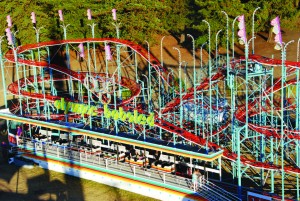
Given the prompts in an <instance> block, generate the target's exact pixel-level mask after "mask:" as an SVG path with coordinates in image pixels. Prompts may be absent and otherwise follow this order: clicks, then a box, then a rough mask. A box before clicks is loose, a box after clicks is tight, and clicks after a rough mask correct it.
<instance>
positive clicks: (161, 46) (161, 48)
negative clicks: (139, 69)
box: [160, 36, 165, 66]
mask: <svg viewBox="0 0 300 201" xmlns="http://www.w3.org/2000/svg"><path fill="white" fill-rule="evenodd" d="M164 38H165V36H163V37H162V38H161V40H160V65H161V66H164V59H163V40H164Z"/></svg>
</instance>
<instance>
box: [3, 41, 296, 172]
mask: <svg viewBox="0 0 300 201" xmlns="http://www.w3.org/2000/svg"><path fill="white" fill-rule="evenodd" d="M87 42H106V43H116V44H121V45H124V46H127V47H130V48H131V49H133V50H134V51H135V52H136V53H138V54H139V55H141V56H142V57H143V58H144V59H145V60H147V61H148V62H149V63H151V65H152V66H153V68H154V69H155V70H156V71H157V73H158V74H159V75H160V77H161V78H162V79H163V80H164V81H165V82H166V83H167V84H169V83H168V82H167V75H168V70H167V68H165V67H163V66H161V65H160V63H159V61H158V60H157V59H156V58H155V57H154V56H153V55H151V54H150V56H149V55H148V51H147V50H145V49H144V48H143V47H141V46H139V45H137V44H135V43H133V42H130V41H127V40H120V39H114V38H100V39H99V38H93V39H76V40H62V41H50V42H43V43H37V44H30V45H25V46H21V47H18V48H16V54H20V53H24V52H26V51H29V50H31V49H36V48H42V47H47V46H56V45H63V44H69V43H87ZM13 53H14V52H13V50H9V51H8V52H7V53H6V55H5V57H6V59H7V60H8V61H11V62H18V63H20V64H25V65H28V66H35V67H41V68H51V69H53V70H55V71H57V72H61V73H62V74H64V75H65V76H66V77H62V78H59V79H60V80H65V79H67V77H68V76H70V77H72V78H73V79H76V80H78V81H80V82H83V80H84V78H85V74H84V73H77V72H74V71H72V70H69V69H66V68H64V67H61V66H58V65H54V64H49V63H47V62H46V61H32V60H26V59H22V58H19V57H18V58H15V57H14V54H13ZM148 58H150V59H148ZM244 59H245V58H243V57H241V59H240V60H244ZM249 59H251V60H253V61H255V62H258V63H261V64H263V65H269V66H274V65H281V64H282V61H281V60H276V59H269V58H265V57H261V56H257V55H252V56H250V57H249ZM240 60H239V61H240ZM284 64H285V66H286V67H287V68H288V72H293V71H294V70H295V69H296V68H298V67H299V66H300V63H299V62H289V61H286V62H285V63H284ZM231 66H234V65H231ZM95 75H96V74H95ZM97 75H99V76H103V77H104V74H101V73H100V74H97ZM224 78H225V75H224V72H221V71H220V72H218V73H216V74H214V75H213V76H212V77H211V78H207V79H205V80H204V81H203V82H202V83H200V85H199V86H197V88H196V91H197V92H198V91H201V90H203V89H206V88H207V87H208V86H209V81H210V80H209V79H211V81H217V80H222V79H224ZM27 79H28V80H30V81H31V82H33V77H29V78H27ZM48 79H49V77H45V78H44V80H48ZM115 79H117V77H116V78H115ZM121 79H122V80H121V82H120V83H121V85H122V86H124V87H126V88H128V89H130V90H131V91H132V96H131V97H130V98H128V99H126V100H124V101H123V102H122V103H121V104H122V105H124V104H127V103H129V102H131V101H132V100H133V99H134V97H135V96H137V95H139V93H140V91H141V88H140V86H139V85H138V84H137V83H136V82H135V81H133V80H130V79H128V78H124V77H122V78H121ZM38 82H42V79H41V78H40V77H38ZM295 82H296V81H295V80H293V81H289V82H288V83H287V85H288V84H294V83H295ZM19 84H20V86H21V87H23V86H24V85H25V80H24V79H20V80H19ZM280 89H281V85H280V79H278V80H277V81H276V82H275V84H274V85H273V86H271V87H270V88H268V89H267V90H266V92H265V95H267V94H268V93H271V92H274V91H277V90H280ZM8 90H9V91H10V92H11V93H12V94H15V95H19V89H18V83H17V82H14V83H12V84H10V85H9V87H8ZM193 90H194V89H193V88H191V89H189V91H188V93H187V94H185V95H184V96H183V98H182V99H183V100H189V99H193V97H194V93H193ZM20 95H22V96H26V97H28V98H32V99H47V100H48V101H55V100H57V99H60V97H58V96H52V95H49V94H47V95H45V96H44V95H43V94H38V93H31V92H27V91H24V90H21V89H20ZM179 104H180V99H178V98H175V99H174V100H172V101H171V102H169V103H168V104H167V105H166V106H165V108H164V109H163V110H162V113H167V112H169V111H172V110H173V109H174V108H175V107H176V106H178V105H179ZM256 104H257V101H253V102H251V103H249V111H250V114H249V116H254V115H256V114H257V112H255V110H252V108H253V107H254V106H255V105H256ZM235 116H236V118H237V119H238V120H239V121H240V122H243V123H245V116H246V115H245V105H241V106H239V107H238V110H237V111H236V113H235ZM57 118H59V116H58V117H57ZM155 126H156V127H159V128H162V129H163V130H166V131H168V132H171V133H174V134H176V135H178V136H180V137H183V138H184V139H186V140H188V141H191V142H193V143H195V144H197V145H200V146H205V145H208V147H209V148H210V149H213V150H222V149H223V157H225V158H226V159H229V160H231V161H236V160H237V159H238V156H237V154H235V153H233V152H230V151H229V150H227V149H224V148H221V147H220V146H219V145H217V144H215V143H213V142H208V141H206V140H205V139H203V138H201V137H199V136H196V135H194V134H193V133H191V132H189V131H187V130H185V129H182V128H179V127H177V126H175V125H174V124H173V123H170V122H168V121H165V120H163V119H159V118H157V119H156V122H155ZM228 126H229V123H227V124H225V125H224V126H222V127H221V128H219V130H218V131H215V132H214V134H216V133H220V132H222V131H224V130H225V129H226V128H227V127H228ZM249 128H250V129H253V130H254V131H256V132H259V133H261V134H263V135H265V136H267V137H275V138H280V136H281V135H279V134H278V130H277V129H274V128H271V127H268V126H258V125H254V124H249ZM286 133H287V134H288V136H289V137H290V138H293V139H300V137H299V132H294V131H290V130H286ZM291 133H293V134H291ZM295 133H296V134H297V135H294V134H295ZM240 162H241V163H242V164H243V165H246V166H251V167H255V168H259V169H268V170H281V166H278V165H274V164H269V163H266V162H258V161H256V160H252V159H247V158H246V157H244V156H241V157H240ZM284 170H285V171H286V172H290V173H295V174H300V168H297V167H288V166H285V167H284Z"/></svg>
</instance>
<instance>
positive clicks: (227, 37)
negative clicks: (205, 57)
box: [221, 11, 230, 80]
mask: <svg viewBox="0 0 300 201" xmlns="http://www.w3.org/2000/svg"><path fill="white" fill-rule="evenodd" d="M221 13H223V14H224V15H225V16H226V68H227V76H226V77H227V80H228V79H229V66H230V62H229V34H228V32H229V17H228V14H227V13H226V12H225V11H221Z"/></svg>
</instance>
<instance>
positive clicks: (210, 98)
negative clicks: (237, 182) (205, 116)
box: [202, 20, 213, 141]
mask: <svg viewBox="0 0 300 201" xmlns="http://www.w3.org/2000/svg"><path fill="white" fill-rule="evenodd" d="M202 22H205V23H206V24H207V26H208V76H209V116H210V118H209V124H210V125H209V128H210V129H209V131H210V135H209V136H210V140H211V141H212V130H213V125H212V124H213V122H212V97H211V96H212V88H211V84H212V83H211V70H212V69H211V67H212V66H211V57H210V55H211V49H210V48H211V45H210V24H209V22H207V21H206V20H202Z"/></svg>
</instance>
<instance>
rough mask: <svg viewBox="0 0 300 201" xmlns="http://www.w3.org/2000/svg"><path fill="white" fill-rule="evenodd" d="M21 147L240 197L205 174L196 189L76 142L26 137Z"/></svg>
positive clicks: (209, 195)
mask: <svg viewBox="0 0 300 201" xmlns="http://www.w3.org/2000/svg"><path fill="white" fill-rule="evenodd" d="M19 147H20V148H21V149H26V150H30V151H32V152H33V153H36V154H37V153H39V154H43V155H50V156H51V155H52V156H55V157H58V158H62V159H68V160H72V161H73V162H79V163H82V164H87V165H91V166H95V167H101V168H105V169H107V170H112V171H116V172H122V173H126V174H128V175H130V176H133V177H139V178H142V179H146V180H150V181H155V182H159V183H161V184H164V185H170V186H174V187H177V188H182V189H186V190H190V191H191V192H195V193H197V194H199V195H200V196H201V197H204V198H206V199H208V200H230V201H231V200H233V201H234V200H239V199H238V198H237V197H235V196H234V195H233V194H231V193H229V192H227V191H225V190H224V189H222V188H220V187H218V186H216V185H215V184H213V183H212V182H209V181H208V180H206V179H205V178H204V177H203V176H201V180H200V181H198V183H197V188H196V189H195V188H194V184H193V182H192V180H191V179H189V178H185V177H180V176H177V175H173V174H171V173H169V172H164V171H161V170H156V169H148V168H146V167H144V166H143V165H141V166H140V165H136V164H132V163H127V162H120V161H119V160H117V157H116V155H115V156H114V157H108V156H107V157H106V156H104V155H102V154H101V153H100V152H95V153H92V152H89V151H86V150H83V149H80V146H77V147H76V146H75V145H74V146H73V145H72V147H70V146H68V145H58V144H52V143H49V142H41V141H36V140H33V141H31V140H29V139H23V142H22V143H20V144H19ZM76 149H77V150H76ZM102 153H103V152H102Z"/></svg>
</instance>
